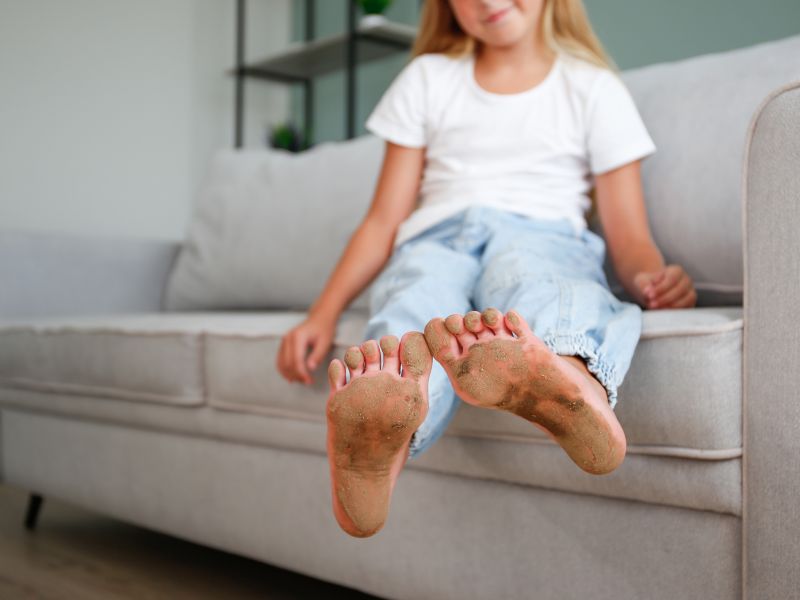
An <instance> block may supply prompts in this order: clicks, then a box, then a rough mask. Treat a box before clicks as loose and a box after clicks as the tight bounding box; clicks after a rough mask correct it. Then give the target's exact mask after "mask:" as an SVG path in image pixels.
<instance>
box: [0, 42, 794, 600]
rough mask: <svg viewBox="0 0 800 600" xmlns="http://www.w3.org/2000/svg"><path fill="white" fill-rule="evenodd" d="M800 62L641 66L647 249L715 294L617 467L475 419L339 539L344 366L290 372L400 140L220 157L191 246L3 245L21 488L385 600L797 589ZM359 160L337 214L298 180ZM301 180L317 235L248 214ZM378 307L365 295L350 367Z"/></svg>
mask: <svg viewBox="0 0 800 600" xmlns="http://www.w3.org/2000/svg"><path fill="white" fill-rule="evenodd" d="M797 56H800V36H799V37H793V38H787V39H785V40H780V41H778V42H771V43H769V44H762V45H760V46H755V47H752V48H748V49H744V50H738V51H733V52H728V53H722V54H718V55H708V56H704V57H698V58H694V59H691V60H687V61H681V62H676V63H668V64H660V65H652V66H649V67H645V68H642V69H637V70H634V71H627V72H625V73H623V79H624V80H625V82H626V84H627V85H628V87H629V89H630V90H631V93H632V95H633V96H634V99H635V100H636V102H637V105H638V106H639V108H640V112H641V113H642V116H643V118H644V120H645V122H646V124H647V125H648V128H649V130H650V132H651V134H652V135H653V138H654V140H655V142H656V145H657V147H658V152H657V153H656V154H655V155H654V156H653V157H651V158H650V159H648V160H647V161H645V163H644V165H643V178H644V186H645V193H646V196H647V202H648V214H649V216H650V220H651V226H652V230H653V233H654V237H655V239H656V242H657V244H658V245H659V247H660V248H661V249H662V251H663V252H664V254H665V257H666V258H667V260H668V262H678V263H680V264H682V265H684V266H685V268H687V270H688V271H689V273H690V275H692V277H693V279H694V280H695V282H696V285H697V287H698V290H699V292H700V300H699V305H698V307H697V308H693V309H689V310H656V311H647V312H645V314H644V324H643V333H642V338H641V342H640V344H639V346H638V348H637V350H636V354H635V356H634V359H633V362H632V365H631V369H630V371H629V373H628V376H627V378H626V380H625V382H624V384H623V385H622V387H621V389H620V393H619V404H618V408H617V413H618V415H619V418H620V421H621V423H622V425H623V427H624V429H625V431H626V433H627V436H628V444H629V451H628V456H627V458H626V459H625V462H624V463H623V465H622V466H621V467H620V468H619V469H618V470H617V471H615V472H614V473H612V474H610V475H607V476H601V477H597V476H591V475H588V474H586V473H584V472H582V471H580V470H579V469H577V468H575V466H574V465H573V464H572V463H571V462H570V461H569V459H568V458H566V456H565V455H564V454H563V452H562V451H561V449H560V448H558V447H557V446H555V445H554V444H553V443H551V442H550V441H549V440H548V439H547V438H545V437H543V436H542V435H541V434H540V433H539V432H538V430H535V428H530V427H529V426H528V425H527V423H525V422H523V421H522V420H517V419H515V418H513V417H511V416H509V415H506V414H504V413H497V412H490V411H482V410H479V409H476V408H473V407H470V406H467V405H464V406H462V407H461V408H460V409H459V412H458V413H457V415H456V417H455V419H454V421H453V422H452V423H451V425H450V427H449V429H448V431H447V432H446V434H445V435H444V436H443V437H442V438H441V439H440V440H439V442H438V443H437V444H436V445H435V446H433V447H432V448H431V449H430V450H429V451H428V452H427V453H426V454H424V455H422V456H421V457H419V458H418V459H416V460H414V461H411V462H410V463H409V464H408V466H407V468H406V469H405V470H404V472H403V473H402V474H401V476H400V480H399V482H398V485H397V488H396V490H395V495H394V498H393V501H392V506H391V511H390V516H389V520H388V522H387V525H386V527H385V528H384V529H383V530H382V531H381V532H380V533H379V534H377V535H376V536H374V537H373V538H369V539H366V540H362V539H354V538H351V537H349V536H347V535H346V534H344V533H343V532H342V531H341V530H340V529H339V527H338V526H337V524H336V522H335V519H334V518H333V515H332V512H331V506H330V489H329V476H328V464H327V459H326V456H325V421H324V406H325V398H326V390H325V385H324V381H325V378H324V376H322V370H323V369H324V367H323V368H322V369H320V371H319V372H318V373H317V376H316V383H315V384H314V386H312V387H311V388H306V387H302V386H299V385H297V384H295V385H290V384H288V383H286V382H285V381H283V380H282V379H281V378H280V377H279V376H278V375H277V373H276V372H275V369H274V362H275V353H276V350H277V348H278V345H279V340H280V337H281V335H282V334H283V333H284V332H285V331H286V330H287V329H288V328H289V327H290V326H292V324H294V323H296V322H298V321H299V320H300V319H301V318H302V316H303V309H304V307H305V306H308V303H309V299H313V295H314V293H316V291H318V290H319V288H320V287H321V285H322V281H321V279H320V273H323V272H325V271H326V270H327V269H328V268H329V267H330V265H331V264H332V262H333V261H334V260H335V258H336V256H337V253H338V251H339V249H340V247H341V244H343V243H344V240H345V239H346V234H347V231H348V227H350V228H352V225H353V222H354V220H357V218H358V216H359V214H360V213H359V211H363V210H364V209H365V206H366V201H368V194H369V190H370V188H371V186H372V184H373V183H374V177H375V174H376V170H377V167H378V165H379V159H380V152H379V150H380V148H382V145H381V142H380V140H377V139H373V138H370V137H368V136H365V137H364V138H360V139H358V140H355V141H352V142H346V143H341V144H325V145H321V146H322V147H320V148H318V149H316V150H313V151H311V152H310V153H307V156H287V155H283V154H280V155H279V154H277V153H274V152H272V153H269V152H263V153H259V152H255V151H253V152H250V153H237V152H234V151H227V152H223V153H221V154H220V155H218V156H217V157H216V158H215V162H214V165H212V169H211V170H210V171H211V175H209V178H208V179H207V181H206V183H205V185H204V190H205V192H203V193H204V194H205V198H201V199H200V200H199V205H198V212H197V215H196V218H195V220H194V222H193V225H192V228H191V230H190V232H189V237H188V239H187V241H186V242H185V243H184V244H181V245H179V244H173V243H168V242H150V241H142V240H138V241H137V240H118V239H110V238H99V237H98V238H88V237H81V238H77V237H73V236H66V235H59V236H57V235H44V234H30V233H12V232H3V233H2V234H0V281H2V282H3V284H2V289H3V292H2V294H0V315H2V317H3V321H2V323H0V469H1V471H0V472H1V474H2V479H3V480H4V481H5V482H6V483H8V484H11V485H14V486H18V487H20V488H22V489H25V490H29V491H31V492H32V493H36V494H41V495H43V496H45V497H47V496H51V497H55V498H61V499H64V500H68V501H71V502H74V503H76V504H79V505H82V506H85V507H88V508H91V509H94V510H97V511H98V512H102V513H105V514H108V515H111V516H114V517H118V518H120V519H124V520H126V521H130V522H132V523H136V524H140V525H142V526H145V527H149V528H152V529H155V530H158V531H162V532H165V533H169V534H173V535H175V536H179V537H182V538H186V539H189V540H192V541H195V542H199V543H203V544H207V545H209V546H213V547H216V548H221V549H224V550H228V551H231V552H235V553H238V554H241V555H244V556H248V557H252V558H256V559H259V560H263V561H265V562H269V563H272V564H275V565H278V566H281V567H285V568H288V569H292V570H295V571H299V572H301V573H305V574H308V575H312V576H314V577H318V578H321V579H325V580H329V581H333V582H337V583H340V584H343V585H347V586H351V587H354V588H358V589H361V590H364V591H367V592H370V593H373V594H376V595H379V596H384V597H389V598H426V599H434V598H459V599H468V598H476V599H485V598H537V599H549V598H559V599H563V598H578V597H591V598H593V599H598V600H599V599H606V598H607V599H612V598H613V599H620V598H630V599H639V598H647V599H661V598H663V599H670V600H672V599H676V598H703V599H707V598H735V597H740V596H744V597H747V598H751V599H753V600H756V599H758V600H760V599H772V598H775V599H784V598H796V597H800V595H799V594H800V592H798V590H800V570H799V569H798V565H799V564H800V560H798V559H800V504H799V503H798V500H797V499H798V497H800V470H798V468H797V466H796V463H795V462H794V461H795V460H796V455H797V454H798V452H799V451H800V397H798V396H799V395H800V394H799V393H798V389H800V371H799V370H798V364H800V324H799V323H798V320H797V310H796V307H797V302H798V301H797V299H798V298H800V270H799V269H798V263H799V262H800V236H798V235H797V231H798V230H800V64H798V63H797ZM376 151H378V152H377V158H376ZM314 161H316V162H314ZM337 161H338V162H337ZM276 164H280V165H282V166H281V168H280V169H276V168H274V166H275V165H276ZM270 165H272V166H270ZM348 165H349V167H348ZM348 168H349V169H350V171H347V173H352V174H355V175H357V176H356V177H353V178H352V179H353V180H358V181H360V182H361V183H360V184H359V185H360V186H361V187H360V188H359V189H360V190H361V192H359V193H358V194H350V195H348V196H347V197H344V196H343V197H342V198H340V199H341V200H342V201H343V202H348V201H349V202H352V203H354V204H352V205H351V206H345V207H344V208H343V209H342V210H337V211H335V212H336V213H338V214H339V215H340V217H343V218H340V219H339V220H336V219H333V218H332V217H331V216H330V215H328V213H326V212H325V211H326V210H330V208H329V207H326V206H324V205H323V204H324V201H325V198H324V197H320V196H319V195H316V194H313V193H312V192H313V190H312V189H311V188H303V187H302V186H303V185H306V186H320V187H321V189H323V190H324V189H329V190H333V187H335V185H336V183H335V182H337V181H339V180H340V179H342V178H343V176H344V173H345V171H343V169H348ZM326 169H328V170H329V171H330V172H329V173H327V174H326ZM297 172H300V173H308V175H309V176H308V177H306V179H308V181H304V182H299V181H298V182H297V183H296V187H293V188H292V189H291V190H289V191H288V192H287V191H286V190H288V189H289V188H286V189H285V190H284V193H295V194H298V196H296V197H294V198H292V199H291V201H290V202H288V201H286V198H285V196H284V197H283V198H282V202H279V203H277V204H275V203H274V202H276V198H275V197H267V198H266V199H262V200H263V202H262V204H263V203H266V206H267V208H268V210H267V214H268V215H269V214H271V215H273V216H274V214H275V211H283V212H282V213H281V217H282V218H283V219H288V218H290V217H292V216H293V215H294V217H297V218H300V216H304V218H306V219H308V220H310V221H313V223H312V224H310V225H309V226H308V229H307V230H303V231H302V232H300V231H297V230H292V231H286V227H285V226H283V225H282V223H283V222H284V221H280V222H277V224H276V222H275V221H272V222H270V221H269V219H268V218H265V219H264V220H263V221H259V220H258V219H253V218H249V217H248V215H252V214H257V212H258V210H261V209H263V206H262V205H259V206H261V208H259V207H258V206H255V205H249V204H247V203H246V202H245V203H241V202H240V203H239V204H237V203H236V202H232V203H230V202H228V201H229V200H230V198H233V197H234V196H236V195H237V194H239V193H240V192H241V194H245V196H246V195H247V194H248V193H249V194H251V196H252V190H256V191H258V190H261V188H260V187H259V185H262V184H263V185H265V186H267V183H269V186H272V187H271V188H270V187H269V186H267V187H265V188H264V189H267V188H269V189H272V190H273V191H274V190H275V189H278V188H279V187H280V185H279V183H280V182H279V177H280V174H281V173H289V174H290V175H291V177H293V178H295V180H296V178H297ZM265 173H266V174H265ZM359 174H360V175H359ZM326 177H327V179H326ZM359 177H360V179H359ZM248 178H250V179H248ZM348 180H351V179H350V178H349V177H348ZM243 182H245V183H246V184H245V183H243ZM265 182H267V183H265ZM354 185H355V184H354ZM276 186H277V187H276ZM331 186H333V187H331ZM281 189H283V188H281ZM237 190H239V191H237ZM242 190H245V191H246V190H250V191H249V192H246V193H245V191H242ZM365 190H366V191H365ZM340 192H341V193H342V194H345V195H346V194H349V191H348V190H339V191H335V190H334V191H331V193H340ZM365 194H366V196H365ZM245 196H241V195H240V196H237V197H240V198H241V197H245ZM251 196H247V197H248V198H250V197H251ZM255 196H257V197H259V198H261V196H262V194H261V193H260V192H259V193H257V194H255ZM353 196H357V198H356V199H355V200H354V199H353ZM348 198H349V200H348ZM226 202H228V204H225V203H226ZM219 203H223V204H225V206H226V207H227V208H225V209H224V210H222V209H220V210H222V212H221V213H217V212H214V211H215V210H217V209H218V208H220V206H219ZM270 203H273V204H270ZM237 206H238V207H239V209H236V207H237ZM231 207H233V208H231ZM242 207H246V209H244V208H242ZM247 207H249V208H247ZM293 207H294V208H293ZM237 210H239V217H240V218H243V220H242V221H241V222H238V224H235V223H234V224H232V221H231V218H232V217H231V215H233V214H234V213H236V211H237ZM226 211H233V212H226ZM252 211H256V213H253V212H252ZM292 211H298V212H297V214H295V213H293V212H292ZM219 214H223V217H224V218H223V217H220V216H219ZM214 215H217V216H216V217H215V216H214ZM248 221H250V222H248ZM342 223H344V224H342ZM592 226H593V228H594V229H595V230H596V231H598V232H601V230H600V228H599V225H598V223H597V222H596V221H594V222H593V223H592ZM282 230H283V231H282ZM259 231H268V232H269V237H267V238H264V236H261V235H258V232H259ZM215 236H216V237H215ZM248 236H250V237H248ZM251 238H252V239H251ZM215 240H216V241H215ZM220 240H223V242H224V240H227V242H224V243H222V245H221V246H220V245H215V244H220V243H221V242H220ZM248 240H249V241H248ZM251 243H252V244H254V245H252V246H251V245H249V244H251ZM259 244H260V246H259ZM315 244H316V245H319V244H327V246H324V247H329V248H330V250H329V251H328V252H322V253H320V252H319V251H318V250H317V249H314V245H315ZM261 247H263V248H266V249H267V250H266V254H263V255H262V254H259V253H258V252H256V251H254V249H255V248H261ZM309 247H311V248H312V250H309ZM243 248H244V250H243ZM276 248H277V249H276ZM225 252H229V254H228V255H227V258H225V256H223V254H225ZM237 252H244V258H241V257H238V255H237V254H236V253H237ZM226 261H228V262H226ZM241 261H244V262H245V263H247V264H243V265H242V266H241V269H240V268H239V266H240V263H241ZM248 261H249V262H248ZM607 268H608V265H607ZM259 273H260V274H261V276H260V277H259V276H258V274H259ZM608 275H609V280H610V282H614V283H613V285H614V286H615V290H616V291H617V292H618V294H619V295H620V296H623V297H624V292H623V291H622V290H621V289H620V288H619V286H618V285H617V284H616V283H615V280H614V278H613V273H612V272H611V271H610V270H609V271H608ZM237 278H238V279H237ZM254 279H256V280H262V279H263V280H264V281H265V282H267V283H266V284H265V285H264V286H263V287H260V286H259V285H257V284H254V283H253V280H254ZM237 281H239V282H240V283H239V284H237V283H236V282H237ZM264 307H267V308H264ZM165 309H169V310H165ZM364 314H365V313H364V302H363V298H362V299H360V300H359V301H357V302H355V303H354V306H353V308H352V310H350V311H348V313H347V314H345V315H344V316H343V318H342V322H341V323H340V327H339V330H338V333H337V339H336V345H335V348H334V349H333V353H334V354H336V355H341V354H342V353H343V352H344V349H345V348H346V347H347V346H348V345H350V344H353V343H357V342H359V341H360V336H361V331H362V328H363V325H364V319H365V317H364ZM44 518H45V519H46V511H45V514H44Z"/></svg>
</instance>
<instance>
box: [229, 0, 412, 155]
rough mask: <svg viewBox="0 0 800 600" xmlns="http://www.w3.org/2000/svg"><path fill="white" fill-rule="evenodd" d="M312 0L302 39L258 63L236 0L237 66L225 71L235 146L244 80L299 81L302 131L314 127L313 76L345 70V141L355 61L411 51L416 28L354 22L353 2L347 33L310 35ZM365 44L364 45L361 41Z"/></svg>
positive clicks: (351, 118)
mask: <svg viewBox="0 0 800 600" xmlns="http://www.w3.org/2000/svg"><path fill="white" fill-rule="evenodd" d="M420 3H421V2H420ZM315 4H316V2H315V0H305V16H306V22H305V28H304V29H305V35H304V37H305V41H304V42H298V43H293V44H290V45H289V46H288V47H287V48H286V49H284V50H282V51H280V52H277V53H275V54H272V55H271V56H268V57H265V58H262V59H260V60H257V61H252V62H249V63H248V62H246V61H245V57H244V40H245V22H246V19H245V8H246V0H237V2H236V67H234V68H233V69H230V70H228V71H227V73H228V74H230V75H234V76H235V77H236V115H235V121H234V128H235V137H234V144H235V146H236V147H237V148H241V147H242V137H243V129H244V81H245V79H247V78H253V79H262V80H269V81H278V82H284V83H301V84H302V85H303V92H304V93H303V98H304V102H303V105H304V106H303V109H304V117H303V118H304V121H305V131H306V132H308V131H311V130H312V126H313V105H314V100H313V99H314V87H313V80H314V77H317V76H319V75H324V74H326V73H331V72H334V71H337V70H340V69H343V68H344V69H345V70H346V76H347V82H346V83H347V85H346V96H347V102H346V106H347V115H346V118H347V128H346V129H347V139H351V138H353V137H355V130H356V122H355V108H356V107H355V102H356V94H355V92H356V65H357V63H362V62H369V61H373V60H377V59H380V58H383V57H385V56H389V55H391V54H394V53H396V52H398V51H402V50H409V49H410V48H411V45H412V44H413V42H414V38H415V37H416V34H417V30H416V28H415V27H412V26H410V25H406V24H403V23H394V22H392V21H389V20H388V19H386V18H385V17H382V16H376V15H369V16H367V17H365V18H362V19H361V20H360V22H357V12H358V6H357V3H356V0H349V2H348V5H349V10H348V19H347V24H348V27H347V31H345V32H344V33H341V34H337V35H332V36H327V37H324V38H320V39H317V40H315V39H314V19H315ZM363 42H366V43H363Z"/></svg>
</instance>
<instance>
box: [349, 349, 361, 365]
mask: <svg viewBox="0 0 800 600" xmlns="http://www.w3.org/2000/svg"><path fill="white" fill-rule="evenodd" d="M363 360H364V359H363V355H362V354H361V349H360V348H349V349H348V350H347V352H345V353H344V362H345V363H346V364H347V366H348V367H358V366H359V365H361V363H362V362H363Z"/></svg>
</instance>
